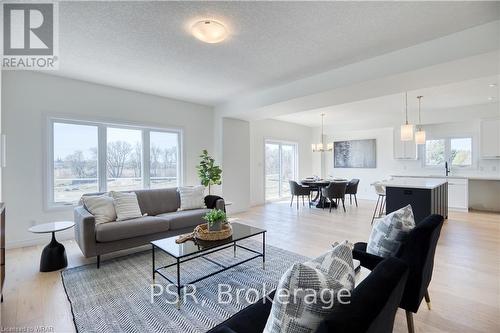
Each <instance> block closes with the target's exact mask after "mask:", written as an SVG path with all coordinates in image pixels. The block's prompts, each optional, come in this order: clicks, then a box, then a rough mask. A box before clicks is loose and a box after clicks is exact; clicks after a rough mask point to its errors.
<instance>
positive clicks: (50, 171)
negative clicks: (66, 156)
mask: <svg viewBox="0 0 500 333" xmlns="http://www.w3.org/2000/svg"><path fill="white" fill-rule="evenodd" d="M56 123H63V124H69V125H86V126H96V127H97V185H98V192H99V193H100V192H106V191H107V179H108V177H107V165H106V157H107V128H108V127H114V128H123V129H133V130H140V131H141V133H142V135H141V137H142V176H141V178H142V189H148V188H150V179H149V175H150V170H149V167H150V160H149V156H150V151H149V149H150V133H151V132H161V133H174V134H177V145H178V156H177V157H178V163H177V186H182V185H183V183H184V145H183V144H184V130H183V129H182V128H175V127H168V128H167V127H157V126H149V125H147V124H145V125H142V124H141V125H139V124H131V123H125V122H119V121H105V120H102V121H101V120H87V119H79V118H75V117H61V116H50V115H49V116H46V125H45V140H43V142H44V145H45V147H44V149H43V150H42V151H43V152H44V159H45V161H44V169H45V171H44V182H43V187H44V208H45V210H46V211H51V210H65V209H69V208H71V209H72V208H74V207H76V206H78V203H58V202H55V201H54V179H55V175H54V124H56Z"/></svg>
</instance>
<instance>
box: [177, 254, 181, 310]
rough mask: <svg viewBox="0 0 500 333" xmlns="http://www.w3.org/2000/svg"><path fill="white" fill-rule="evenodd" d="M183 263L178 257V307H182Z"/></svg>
mask: <svg viewBox="0 0 500 333" xmlns="http://www.w3.org/2000/svg"><path fill="white" fill-rule="evenodd" d="M181 289H182V288H181V263H180V261H179V258H177V297H178V298H177V309H180V308H181Z"/></svg>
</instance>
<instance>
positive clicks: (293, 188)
mask: <svg viewBox="0 0 500 333" xmlns="http://www.w3.org/2000/svg"><path fill="white" fill-rule="evenodd" d="M288 183H289V184H290V194H291V195H292V201H290V207H292V204H293V197H295V196H296V197H297V209H299V197H302V205H304V197H307V204H308V205H309V206H310V205H311V188H310V187H308V186H302V185H300V184H299V183H297V182H296V181H295V180H290V181H289V182H288Z"/></svg>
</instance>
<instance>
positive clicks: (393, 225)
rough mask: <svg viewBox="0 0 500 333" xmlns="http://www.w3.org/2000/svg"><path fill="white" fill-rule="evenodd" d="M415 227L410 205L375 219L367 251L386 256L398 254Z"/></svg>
mask: <svg viewBox="0 0 500 333" xmlns="http://www.w3.org/2000/svg"><path fill="white" fill-rule="evenodd" d="M413 228H415V218H414V217H413V211H412V209H411V206H410V205H408V206H406V207H403V208H401V209H399V210H397V211H395V212H392V213H390V214H389V215H386V216H384V217H383V218H380V219H377V220H375V223H374V225H373V229H372V233H371V234H370V239H369V240H368V245H367V247H366V252H368V253H371V254H374V255H377V256H379V257H384V258H386V257H391V256H394V255H396V253H397V252H398V250H399V248H400V247H401V244H403V243H404V242H405V241H406V238H407V237H408V234H409V233H410V231H411V230H412V229H413Z"/></svg>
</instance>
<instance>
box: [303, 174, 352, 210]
mask: <svg viewBox="0 0 500 333" xmlns="http://www.w3.org/2000/svg"><path fill="white" fill-rule="evenodd" d="M347 182H348V180H347V179H344V178H332V179H314V178H306V179H303V180H301V181H300V183H301V184H302V185H304V186H308V187H310V188H311V189H313V190H316V191H317V193H316V196H315V197H314V199H312V202H314V203H316V208H326V207H330V204H329V203H328V204H327V203H326V200H325V198H324V197H323V193H322V191H321V190H322V189H323V188H325V187H327V186H328V185H330V183H347ZM332 207H333V208H337V203H336V202H332Z"/></svg>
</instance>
